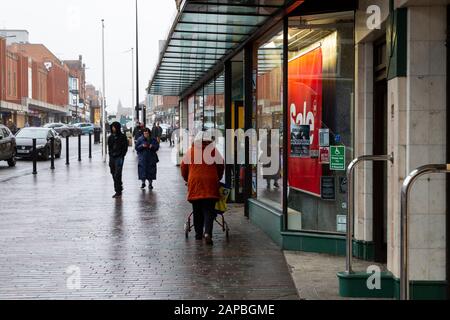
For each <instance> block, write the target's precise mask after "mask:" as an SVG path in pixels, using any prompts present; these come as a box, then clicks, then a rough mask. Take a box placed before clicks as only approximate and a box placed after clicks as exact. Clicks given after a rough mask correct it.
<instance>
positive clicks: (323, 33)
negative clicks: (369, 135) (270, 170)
mask: <svg viewBox="0 0 450 320" xmlns="http://www.w3.org/2000/svg"><path fill="white" fill-rule="evenodd" d="M353 21H354V14H353V12H351V13H345V12H344V13H329V14H321V15H312V16H302V17H291V18H289V29H288V33H289V44H288V50H289V52H288V57H289V60H288V96H287V98H288V113H289V117H288V119H289V120H288V121H289V123H288V130H289V135H288V137H287V138H288V148H289V150H288V169H287V171H288V188H289V189H288V203H287V205H288V229H289V230H299V231H300V230H302V231H304V230H306V231H320V232H342V230H343V228H342V226H341V225H339V224H338V218H337V217H338V216H340V215H346V214H347V203H346V202H347V199H346V197H347V195H346V191H345V188H338V185H337V184H338V183H339V182H340V181H342V178H344V177H345V168H346V167H347V165H348V163H349V162H350V161H351V159H352V158H353V154H352V151H353V132H352V128H353V124H352V108H351V107H352V105H353V96H354V95H353V91H354V65H355V62H354V45H353V43H354V24H353ZM337 164H338V165H337ZM342 169H344V170H342Z"/></svg>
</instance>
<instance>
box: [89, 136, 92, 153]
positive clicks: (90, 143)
mask: <svg viewBox="0 0 450 320" xmlns="http://www.w3.org/2000/svg"><path fill="white" fill-rule="evenodd" d="M89 159H92V133H90V132H89Z"/></svg>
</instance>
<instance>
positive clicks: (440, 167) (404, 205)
mask: <svg viewBox="0 0 450 320" xmlns="http://www.w3.org/2000/svg"><path fill="white" fill-rule="evenodd" d="M430 173H450V164H429V165H425V166H422V167H419V168H417V169H416V170H414V171H412V172H411V173H410V174H409V175H408V177H407V178H406V179H405V181H404V182H403V186H402V191H401V204H400V210H401V213H400V214H401V215H400V219H401V220H400V221H401V229H400V299H401V300H409V270H408V269H409V268H408V262H409V261H408V258H409V252H408V211H409V208H408V205H409V193H410V191H411V189H412V187H413V185H414V183H415V182H416V181H417V179H419V178H420V177H421V176H423V175H425V174H430Z"/></svg>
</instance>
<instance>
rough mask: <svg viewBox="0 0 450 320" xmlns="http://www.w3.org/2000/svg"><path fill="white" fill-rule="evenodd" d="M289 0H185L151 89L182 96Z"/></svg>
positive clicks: (167, 94) (151, 91) (163, 52)
mask: <svg viewBox="0 0 450 320" xmlns="http://www.w3.org/2000/svg"><path fill="white" fill-rule="evenodd" d="M292 2H294V1H289V0H185V1H184V2H183V3H182V5H181V8H180V12H179V13H178V15H177V18H176V20H175V21H174V24H173V26H172V29H171V31H170V34H169V37H168V38H167V40H166V44H165V48H164V50H163V51H162V53H161V57H160V61H159V63H158V66H157V68H156V70H155V72H154V74H153V78H152V80H151V81H150V85H149V88H148V92H149V93H150V94H154V95H165V96H180V95H181V94H182V93H183V92H184V91H185V90H187V89H188V88H189V87H190V86H192V85H193V84H194V83H196V82H197V81H198V80H199V79H200V78H201V77H202V76H204V75H205V74H206V73H207V72H208V71H209V70H211V69H213V68H214V67H215V66H216V65H217V64H219V63H222V62H223V59H224V57H226V56H227V55H228V54H229V53H230V52H232V51H233V50H234V49H236V48H237V47H239V46H240V45H241V44H242V43H243V42H245V41H246V40H247V39H248V38H249V37H250V36H251V34H252V33H253V32H255V31H256V30H257V29H258V28H259V27H260V26H262V25H263V24H264V23H265V22H267V21H268V19H271V18H272V17H273V16H274V15H275V14H276V13H278V11H279V10H280V9H281V8H283V7H285V6H287V5H289V4H290V3H292Z"/></svg>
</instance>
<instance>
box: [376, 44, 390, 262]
mask: <svg viewBox="0 0 450 320" xmlns="http://www.w3.org/2000/svg"><path fill="white" fill-rule="evenodd" d="M373 56H374V93H373V97H374V100H373V154H375V155H384V154H387V140H388V137H387V117H388V112H387V110H388V108H387V63H386V39H385V37H382V38H381V39H380V40H379V41H376V42H375V43H374V55H373ZM373 242H374V259H375V262H379V263H386V262H387V163H386V162H375V163H374V164H373Z"/></svg>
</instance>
